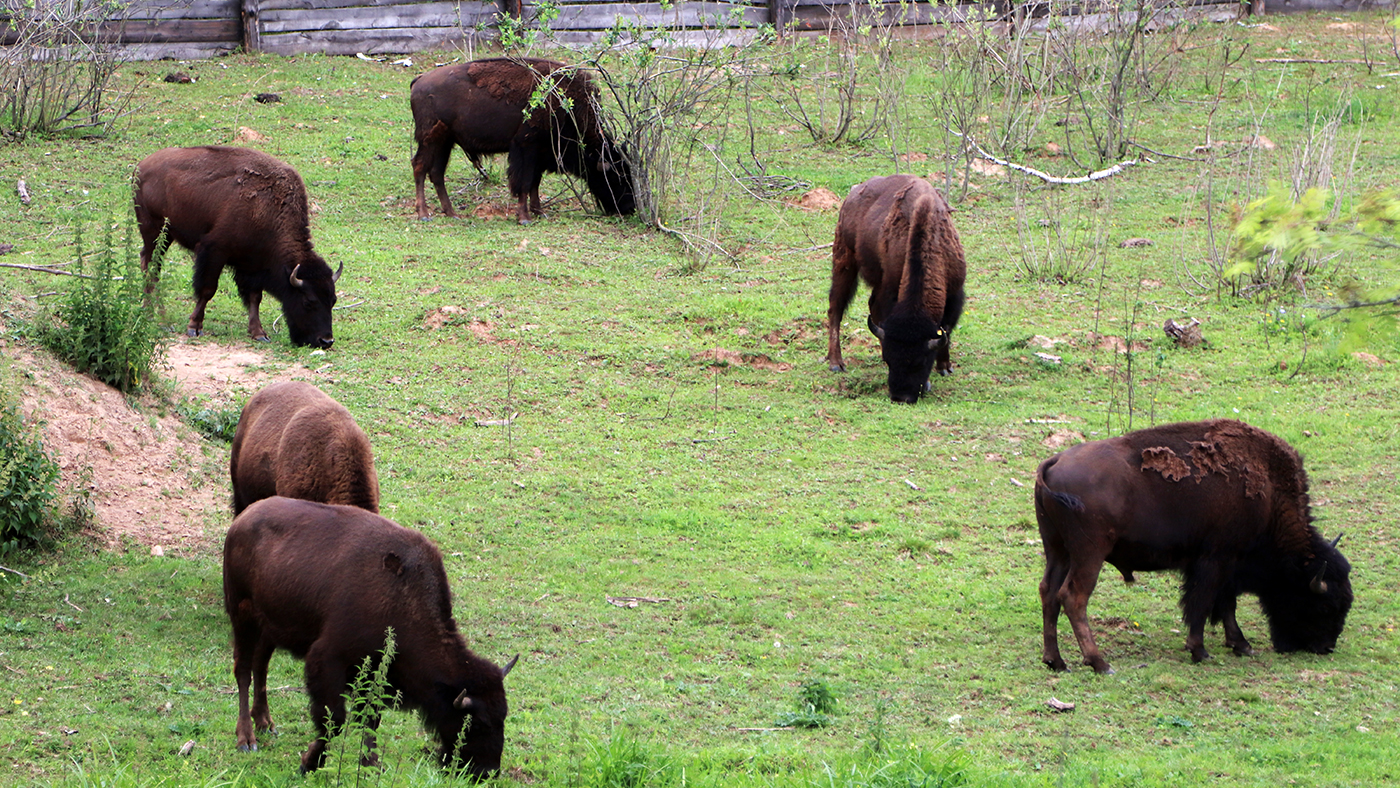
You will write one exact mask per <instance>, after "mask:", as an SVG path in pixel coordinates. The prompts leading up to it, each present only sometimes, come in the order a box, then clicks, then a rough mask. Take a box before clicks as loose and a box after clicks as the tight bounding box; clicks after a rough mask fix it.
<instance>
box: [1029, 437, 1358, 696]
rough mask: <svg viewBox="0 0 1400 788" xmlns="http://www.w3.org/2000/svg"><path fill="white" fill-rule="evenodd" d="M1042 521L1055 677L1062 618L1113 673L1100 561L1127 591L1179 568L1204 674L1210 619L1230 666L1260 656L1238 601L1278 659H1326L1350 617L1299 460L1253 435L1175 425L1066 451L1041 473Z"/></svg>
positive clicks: (1049, 656)
mask: <svg viewBox="0 0 1400 788" xmlns="http://www.w3.org/2000/svg"><path fill="white" fill-rule="evenodd" d="M1035 514H1036V519H1037V520H1038V521H1039V522H1040V539H1041V541H1042V543H1043V544H1044V546H1045V577H1044V579H1043V580H1041V582H1040V602H1041V610H1042V612H1043V614H1044V618H1045V620H1044V634H1045V656H1044V659H1045V664H1046V665H1047V666H1049V667H1050V669H1051V670H1065V661H1064V660H1063V659H1061V658H1060V647H1059V642H1058V639H1057V637H1056V633H1055V626H1056V622H1057V620H1058V618H1059V615H1060V608H1061V606H1063V607H1064V610H1065V615H1066V617H1068V618H1069V621H1070V625H1071V626H1073V627H1074V636H1075V638H1076V639H1078V641H1079V650H1080V651H1081V652H1083V654H1084V663H1085V664H1087V665H1092V666H1093V668H1094V670H1096V671H1098V672H1099V673H1111V672H1112V671H1111V670H1110V669H1109V667H1108V662H1106V661H1105V660H1104V658H1103V656H1102V655H1101V654H1100V653H1099V648H1098V646H1097V645H1096V644H1095V643H1094V634H1093V632H1091V631H1090V629H1089V618H1088V614H1087V612H1086V610H1087V607H1088V603H1089V595H1090V594H1092V593H1093V592H1094V585H1095V583H1096V582H1097V581H1098V576H1099V570H1100V569H1101V568H1102V567H1103V565H1104V563H1105V562H1107V563H1109V564H1112V565H1113V566H1114V567H1116V568H1117V569H1118V571H1119V572H1122V573H1123V579H1124V580H1127V581H1128V582H1132V580H1133V572H1135V571H1139V570H1141V571H1158V570H1164V569H1179V570H1181V573H1182V575H1183V577H1184V582H1183V584H1182V594H1181V607H1182V613H1183V618H1184V619H1185V621H1186V625H1187V630H1188V631H1187V634H1186V646H1187V648H1188V649H1190V651H1191V659H1192V660H1194V661H1196V662H1200V661H1201V660H1203V659H1206V658H1207V656H1208V655H1207V654H1206V649H1205V643H1204V630H1205V624H1206V618H1207V617H1209V618H1210V620H1211V621H1212V622H1217V621H1218V622H1221V623H1223V624H1224V626H1225V645H1227V646H1229V647H1231V648H1233V649H1234V651H1235V653H1236V654H1238V655H1247V654H1252V653H1253V651H1252V650H1251V649H1250V645H1249V641H1248V640H1246V639H1245V637H1244V633H1242V632H1241V631H1240V627H1239V624H1238V623H1236V622H1235V599H1236V597H1238V596H1239V595H1240V594H1242V593H1248V594H1255V595H1257V596H1258V597H1259V603H1260V606H1261V607H1262V608H1263V609H1264V615H1265V616H1266V617H1267V618H1268V619H1269V633H1270V636H1271V637H1272V639H1273V644H1274V650H1275V651H1279V652H1285V651H1297V650H1300V649H1307V650H1308V651H1312V652H1314V653H1317V654H1327V653H1330V652H1331V651H1332V649H1333V648H1334V647H1335V646H1336V644H1337V636H1338V635H1340V634H1341V632H1342V626H1343V625H1344V624H1345V623H1346V617H1347V611H1348V610H1350V609H1351V599H1352V596H1351V581H1350V580H1349V579H1348V575H1349V574H1350V572H1351V565H1350V564H1348V563H1347V560H1346V558H1344V557H1343V556H1342V554H1341V553H1340V552H1339V551H1338V550H1337V549H1336V546H1337V542H1336V540H1334V541H1332V542H1331V543H1329V542H1327V540H1325V539H1323V538H1322V536H1320V535H1319V534H1318V532H1317V530H1316V529H1314V528H1313V526H1312V514H1311V512H1310V511H1309V507H1308V478H1307V475H1306V474H1305V473H1304V472H1303V461H1302V459H1301V458H1300V457H1299V456H1298V453H1297V452H1296V451H1294V450H1293V448H1292V447H1291V446H1289V445H1288V444H1287V443H1284V442H1283V441H1282V440H1280V439H1279V438H1277V437H1275V436H1273V435H1270V434H1269V433H1267V432H1264V431H1263V430H1260V429H1256V428H1254V427H1251V426H1249V425H1248V424H1243V423H1240V422H1238V421H1230V420H1224V419H1222V420H1218V421H1198V422H1187V423H1182V424H1168V425H1164V426H1161V427H1154V428H1152V429H1148V430H1141V431H1139V432H1131V433H1128V434H1127V435H1123V436H1120V437H1117V438H1110V439H1108V440H1101V441H1093V442H1091V443H1082V444H1080V445H1078V446H1075V447H1073V448H1070V449H1067V450H1065V451H1063V452H1060V453H1059V454H1057V455H1055V456H1054V457H1051V458H1050V459H1048V460H1046V461H1045V462H1043V463H1041V464H1040V469H1039V470H1038V471H1036V477H1035ZM1338 539H1340V537H1338Z"/></svg>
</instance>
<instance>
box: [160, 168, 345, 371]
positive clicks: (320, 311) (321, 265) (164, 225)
mask: <svg viewBox="0 0 1400 788" xmlns="http://www.w3.org/2000/svg"><path fill="white" fill-rule="evenodd" d="M135 204H136V221H137V224H138V225H139V226H140V229H141V240H142V246H141V270H142V271H146V270H148V268H149V267H150V264H151V259H152V257H153V255H154V254H155V251H156V246H157V245H158V244H159V245H160V246H161V250H160V251H161V253H162V254H163V253H164V252H165V249H166V248H168V246H169V244H170V243H171V242H172V241H174V242H176V243H179V244H180V245H181V246H183V247H185V248H187V249H190V250H192V251H193V252H194V297H195V305H194V311H193V312H191V313H190V321H189V327H188V329H187V331H186V333H188V334H189V335H190V336H192V337H196V336H199V335H200V334H202V333H203V332H204V308H205V306H206V305H207V304H208V303H209V299H211V298H213V297H214V293H215V292H216V291H217V290H218V287H219V275H220V274H221V273H222V272H223V269H224V267H225V266H228V267H230V268H232V269H233V281H234V284H235V285H237V287H238V295H239V297H240V298H241V299H242V300H243V305H244V307H245V308H246V309H247V310H248V335H249V336H250V337H252V338H253V339H256V340H260V341H267V340H268V336H267V332H266V331H264V330H263V327H262V320H261V318H260V316H259V314H258V310H259V306H260V305H261V303H262V294H263V293H264V292H266V293H269V294H271V295H272V296H273V297H274V298H276V299H277V300H278V301H280V302H281V303H282V316H283V317H284V318H285V319H286V321H287V334H288V336H289V337H290V338H291V341H292V344H294V345H310V346H313V347H321V348H329V347H330V346H331V345H332V343H333V342H334V341H335V340H334V339H333V337H332V334H331V309H332V308H333V307H334V306H335V301H336V295H335V283H336V282H337V281H338V280H339V279H340V273H341V269H340V268H338V269H336V271H335V272H332V271H331V269H330V266H328V265H326V261H325V260H323V259H322V258H321V256H320V255H318V254H317V253H316V251H315V250H314V249H313V248H312V246H311V230H310V225H309V222H310V214H309V211H308V209H307V201H306V187H305V186H304V185H303V184H302V181H301V176H299V175H297V173H296V171H295V170H293V169H292V168H291V167H289V166H287V165H286V164H285V163H283V162H281V161H278V160H277V159H274V158H273V157H271V156H268V155H267V154H265V153H262V152H260V151H255V150H249V149H246V148H228V147H223V146H218V145H208V146H204V147H197V148H165V149H163V150H159V151H156V152H155V153H152V154H151V155H150V156H147V157H146V158H144V159H142V160H141V163H140V164H138V165H137V166H136V192H135ZM159 276H160V270H159V268H157V270H156V271H155V274H154V275H153V276H150V277H148V279H147V284H146V293H147V296H148V297H149V295H150V293H151V291H152V290H153V289H154V286H155V281H156V279H158V278H159Z"/></svg>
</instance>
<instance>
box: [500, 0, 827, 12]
mask: <svg viewBox="0 0 1400 788" xmlns="http://www.w3.org/2000/svg"><path fill="white" fill-rule="evenodd" d="M617 1H618V0H565V2H561V3H558V4H557V5H558V6H559V7H560V8H569V7H572V6H589V5H601V4H604V3H616V2H617ZM829 1H830V0H828V2H829ZM691 2H694V0H681V2H679V3H672V5H674V6H683V5H689V4H690V3H691ZM732 4H733V5H742V6H748V7H750V8H767V7H768V2H767V0H735V2H733V3H732ZM523 5H524V7H525V9H526V14H527V15H528V14H529V12H530V11H531V10H532V9H534V8H535V7H536V6H538V5H539V3H538V2H536V0H526V2H524V3H523ZM630 5H648V4H647V3H631V4H630Z"/></svg>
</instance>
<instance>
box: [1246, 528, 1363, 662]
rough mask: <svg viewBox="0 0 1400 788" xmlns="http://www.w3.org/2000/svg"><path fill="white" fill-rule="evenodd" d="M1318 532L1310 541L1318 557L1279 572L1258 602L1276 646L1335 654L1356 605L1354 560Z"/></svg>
mask: <svg viewBox="0 0 1400 788" xmlns="http://www.w3.org/2000/svg"><path fill="white" fill-rule="evenodd" d="M1340 539H1341V537H1340V536H1339V537H1337V540H1334V541H1332V542H1331V543H1329V542H1327V540H1325V539H1323V538H1322V537H1321V536H1320V535H1318V534H1317V533H1314V534H1313V536H1312V544H1311V545H1310V548H1311V551H1312V553H1313V557H1312V558H1311V559H1308V560H1302V559H1298V560H1295V561H1292V562H1290V563H1289V565H1288V566H1287V567H1286V568H1284V569H1283V570H1282V571H1280V572H1279V574H1278V577H1277V580H1276V582H1274V583H1272V584H1270V587H1269V588H1268V589H1267V590H1261V592H1260V594H1259V603H1260V605H1261V606H1262V607H1263V608H1264V614H1265V615H1266V616H1267V617H1268V619H1269V637H1270V639H1271V640H1272V641H1273V644H1274V651H1277V652H1279V653H1283V652H1288V651H1311V652H1313V653H1314V654H1330V653H1332V649H1334V648H1336V646H1337V638H1338V637H1339V636H1340V635H1341V634H1342V627H1343V626H1344V625H1345V624H1346V620H1347V613H1348V612H1349V611H1350V610H1351V600H1352V594H1351V578H1350V575H1351V564H1350V563H1348V562H1347V559H1346V558H1345V557H1344V556H1343V555H1342V553H1341V551H1339V550H1337V541H1338V540H1340Z"/></svg>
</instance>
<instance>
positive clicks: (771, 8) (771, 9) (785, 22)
mask: <svg viewBox="0 0 1400 788" xmlns="http://www.w3.org/2000/svg"><path fill="white" fill-rule="evenodd" d="M796 7H797V0H768V21H769V22H771V23H772V25H773V29H774V30H776V31H777V33H778V38H780V39H781V38H784V37H785V36H787V34H788V30H789V28H791V27H792V18H793V9H794V8H796Z"/></svg>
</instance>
